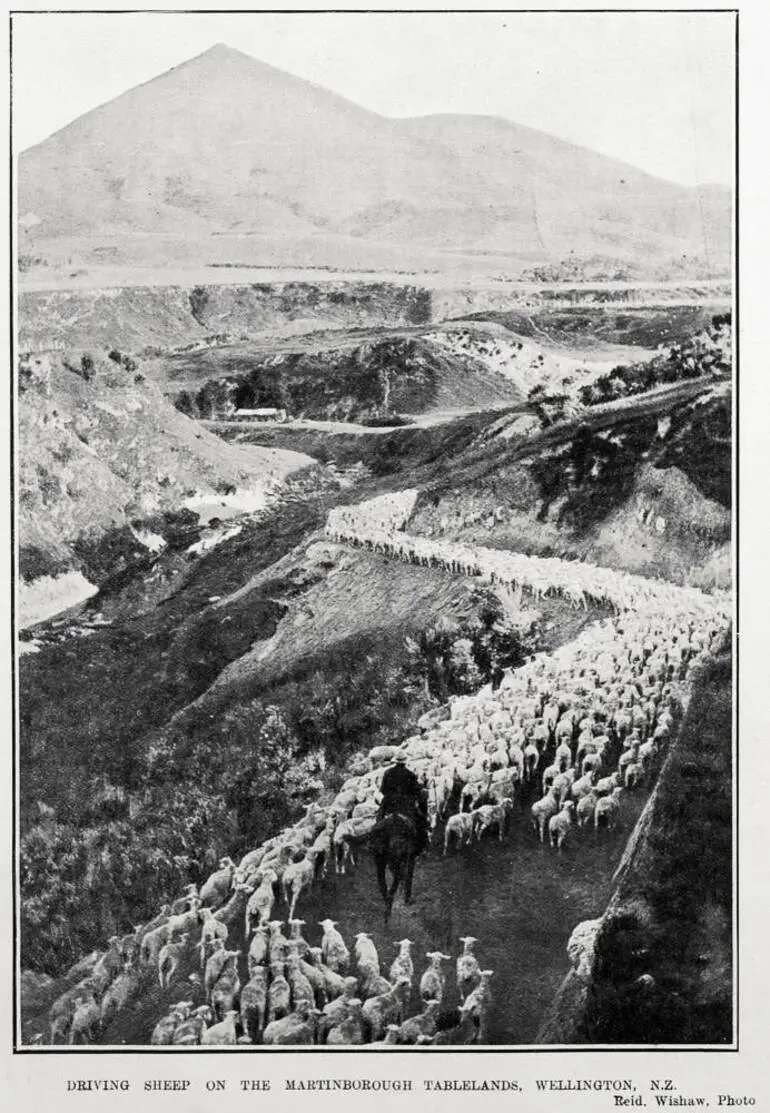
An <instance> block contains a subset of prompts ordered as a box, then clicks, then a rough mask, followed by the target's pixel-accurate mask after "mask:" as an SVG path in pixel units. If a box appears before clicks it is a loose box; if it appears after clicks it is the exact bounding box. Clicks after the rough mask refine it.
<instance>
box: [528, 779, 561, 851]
mask: <svg viewBox="0 0 770 1113" xmlns="http://www.w3.org/2000/svg"><path fill="white" fill-rule="evenodd" d="M530 811H531V813H532V826H533V827H534V829H535V830H536V831H537V833H538V834H539V836H540V841H541V842H544V841H545V832H546V828H547V827H548V824H549V822H550V820H551V818H552V817H553V816H555V815H557V814H558V811H559V804H558V802H557V800H556V797H555V796H554V794H553V791H549V792H547V793H546V794H545V796H543V797H542V798H541V799H540V800H536V801H535V803H534V804H533V805H532V807H531V809H530Z"/></svg>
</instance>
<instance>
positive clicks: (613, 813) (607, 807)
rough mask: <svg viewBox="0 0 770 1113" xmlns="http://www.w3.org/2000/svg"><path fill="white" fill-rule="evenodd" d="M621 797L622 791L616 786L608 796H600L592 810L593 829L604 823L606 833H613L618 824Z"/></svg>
mask: <svg viewBox="0 0 770 1113" xmlns="http://www.w3.org/2000/svg"><path fill="white" fill-rule="evenodd" d="M622 795H623V789H622V788H620V786H616V787H615V788H614V789H613V790H612V793H611V795H610V796H602V798H601V799H600V800H598V801H597V803H596V808H595V810H594V828H595V829H596V828H597V827H599V825H600V824H601V823H604V824H605V825H606V827H607V830H608V831H614V830H615V828H616V827H617V824H618V817H619V815H620V797H621V796H622Z"/></svg>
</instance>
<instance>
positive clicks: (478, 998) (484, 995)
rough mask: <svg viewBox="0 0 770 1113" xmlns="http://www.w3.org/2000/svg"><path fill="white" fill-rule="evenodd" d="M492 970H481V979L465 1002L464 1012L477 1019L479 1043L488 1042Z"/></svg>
mask: <svg viewBox="0 0 770 1113" xmlns="http://www.w3.org/2000/svg"><path fill="white" fill-rule="evenodd" d="M492 975H493V971H492V970H482V971H481V981H480V983H479V984H478V985H477V986H476V988H475V989H474V990H473V992H472V993H469V994H468V996H467V997H466V998H465V1001H464V1002H463V1012H464V1013H467V1014H469V1015H472V1016H473V1017H474V1018H475V1020H476V1025H477V1028H478V1040H479V1043H486V1042H487V1041H486V1026H487V1020H488V1018H489V1010H490V1008H491V1005H492V992H491V990H490V988H489V983H490V981H491V979H492Z"/></svg>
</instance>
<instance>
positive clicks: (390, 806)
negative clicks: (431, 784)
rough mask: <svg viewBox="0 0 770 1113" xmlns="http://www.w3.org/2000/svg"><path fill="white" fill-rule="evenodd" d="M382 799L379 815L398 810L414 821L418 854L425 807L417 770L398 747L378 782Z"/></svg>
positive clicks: (425, 820) (424, 840)
mask: <svg viewBox="0 0 770 1113" xmlns="http://www.w3.org/2000/svg"><path fill="white" fill-rule="evenodd" d="M380 792H381V793H382V802H381V804H380V810H379V814H378V816H377V818H378V820H379V819H384V817H385V816H386V815H392V814H393V813H394V812H398V813H399V814H400V815H404V816H406V817H407V818H408V819H414V821H415V824H416V825H417V835H418V840H419V841H418V847H419V849H418V851H417V853H418V854H419V853H420V852H421V851H422V850H425V848H426V846H427V845H428V808H427V799H426V794H425V792H424V790H423V789H422V788H421V786H420V782H419V780H418V779H417V774H416V773H414V772H412V770H411V769H410V768H409V767H408V765H407V764H406V754H404V753H403V752H401V751H399V753H397V754H396V758H395V764H394V765H391V766H390V767H389V768H388V769H386V770H385V772H384V773H383V776H382V783H381V785H380Z"/></svg>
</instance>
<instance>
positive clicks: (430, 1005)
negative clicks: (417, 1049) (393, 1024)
mask: <svg viewBox="0 0 770 1113" xmlns="http://www.w3.org/2000/svg"><path fill="white" fill-rule="evenodd" d="M440 1009H441V1004H440V1002H439V1001H427V1002H426V1004H425V1008H424V1009H423V1011H422V1012H421V1013H418V1014H417V1016H410V1017H409V1019H408V1020H405V1021H404V1022H403V1024H402V1025H401V1027H400V1028H399V1030H398V1043H417V1041H418V1039H419V1037H420V1036H435V1034H436V1031H437V1028H438V1014H439V1010H440Z"/></svg>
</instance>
